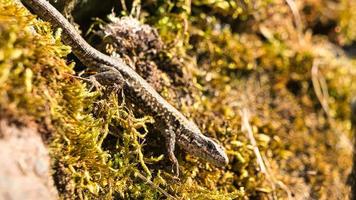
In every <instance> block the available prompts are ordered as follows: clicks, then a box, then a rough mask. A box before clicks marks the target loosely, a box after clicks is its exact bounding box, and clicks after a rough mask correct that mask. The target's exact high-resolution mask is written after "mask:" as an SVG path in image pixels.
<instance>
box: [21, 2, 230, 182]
mask: <svg viewBox="0 0 356 200" xmlns="http://www.w3.org/2000/svg"><path fill="white" fill-rule="evenodd" d="M21 2H22V3H23V4H24V5H25V6H26V7H28V8H30V9H31V10H32V11H33V12H34V13H35V14H37V15H38V16H39V17H40V18H42V19H43V20H47V21H49V22H51V24H52V25H53V26H54V27H55V28H61V29H62V30H63V34H62V39H63V41H64V43H65V44H67V45H69V46H71V47H72V51H73V53H74V54H75V55H76V56H77V57H78V58H79V60H80V61H81V62H82V63H83V64H85V65H87V66H90V67H96V68H97V69H98V70H99V71H107V70H106V69H107V68H109V69H110V72H107V73H103V74H98V76H96V78H98V80H99V82H100V80H102V82H106V84H107V83H108V82H109V81H108V80H111V81H112V80H115V81H116V84H117V83H119V82H121V83H122V84H121V83H120V84H119V85H123V89H124V93H125V95H126V96H127V97H128V98H129V99H130V100H131V101H132V102H133V103H134V104H135V105H137V106H138V107H139V108H141V109H142V110H144V112H146V113H148V114H150V115H152V116H153V117H154V118H155V120H156V121H157V122H162V123H163V124H164V131H162V134H163V136H164V137H165V138H166V146H167V149H168V156H169V158H170V160H171V161H172V162H173V164H174V166H175V172H176V175H177V176H178V173H179V169H178V162H177V159H176V157H175V155H174V147H175V143H177V144H178V145H179V146H180V147H181V148H182V149H184V150H185V151H186V152H188V153H190V154H192V155H194V156H197V157H199V158H202V159H204V160H206V161H208V162H210V163H212V164H214V165H216V166H221V167H222V166H225V165H226V164H227V163H228V158H227V155H226V153H225V151H224V148H223V147H222V146H220V145H219V144H217V143H216V142H214V141H213V140H212V139H211V138H209V137H206V136H204V135H203V134H202V133H201V131H200V129H199V128H198V127H197V125H196V124H195V123H194V122H193V121H190V120H188V119H187V118H186V117H185V116H184V115H183V114H182V113H180V112H179V111H178V110H177V109H175V108H174V107H173V106H172V105H171V104H169V103H168V102H167V101H166V100H165V99H164V98H163V97H162V96H161V95H159V94H158V93H157V92H156V91H155V90H154V89H153V88H152V87H151V86H150V85H149V84H148V83H147V82H146V81H145V80H144V79H143V78H142V77H141V76H139V75H138V74H137V73H136V72H135V71H134V70H133V69H131V68H130V67H129V66H127V65H126V64H125V63H124V62H123V61H122V60H120V59H118V58H112V57H110V56H107V55H105V54H103V53H101V52H99V51H98V50H96V49H94V48H93V47H92V46H90V45H89V44H88V43H87V42H86V41H85V40H84V39H83V38H82V37H81V36H80V35H79V34H78V32H77V31H76V30H75V28H74V27H73V26H72V25H71V24H70V23H69V22H68V21H67V20H66V19H65V18H64V17H63V16H62V14H61V13H59V12H58V11H57V10H56V9H55V8H54V7H53V6H52V5H51V4H49V3H48V2H47V1H45V0H21ZM105 79H107V80H106V81H105ZM111 84H113V83H111Z"/></svg>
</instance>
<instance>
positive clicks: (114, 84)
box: [91, 65, 125, 91]
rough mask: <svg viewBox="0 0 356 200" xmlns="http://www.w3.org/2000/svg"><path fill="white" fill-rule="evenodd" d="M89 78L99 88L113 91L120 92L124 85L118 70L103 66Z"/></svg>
mask: <svg viewBox="0 0 356 200" xmlns="http://www.w3.org/2000/svg"><path fill="white" fill-rule="evenodd" d="M91 78H92V79H94V81H93V82H94V83H95V82H97V83H99V84H100V85H101V86H105V87H109V88H112V89H113V90H115V91H119V90H121V89H122V88H123V87H124V84H125V79H124V77H123V76H122V74H121V73H120V72H119V71H118V70H116V69H114V68H112V67H108V66H105V65H104V66H101V67H100V71H99V72H97V73H96V74H94V75H92V76H91ZM94 85H95V84H94Z"/></svg>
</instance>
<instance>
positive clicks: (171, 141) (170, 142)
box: [164, 127, 179, 178]
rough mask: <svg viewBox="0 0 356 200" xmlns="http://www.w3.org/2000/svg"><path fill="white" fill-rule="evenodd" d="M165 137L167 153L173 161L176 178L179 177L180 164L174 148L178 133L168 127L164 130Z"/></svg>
mask: <svg viewBox="0 0 356 200" xmlns="http://www.w3.org/2000/svg"><path fill="white" fill-rule="evenodd" d="M164 132H165V134H164V135H165V139H166V147H167V154H168V158H169V160H170V161H171V162H172V163H173V170H174V176H175V177H176V178H178V177H179V164H178V160H177V158H176V156H175V155H174V149H175V144H176V134H175V133H174V132H173V129H172V128H171V127H168V128H166V129H165V130H164Z"/></svg>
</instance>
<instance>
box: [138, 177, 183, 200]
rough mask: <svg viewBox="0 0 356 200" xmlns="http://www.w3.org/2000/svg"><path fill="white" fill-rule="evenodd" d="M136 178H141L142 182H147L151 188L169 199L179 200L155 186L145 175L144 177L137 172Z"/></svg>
mask: <svg viewBox="0 0 356 200" xmlns="http://www.w3.org/2000/svg"><path fill="white" fill-rule="evenodd" d="M135 176H137V177H138V178H140V179H141V180H143V181H145V182H146V183H147V184H148V185H149V186H151V187H152V188H154V189H156V190H158V191H159V192H161V193H162V194H163V195H165V196H166V197H167V198H168V199H173V200H177V198H175V197H174V196H172V195H170V194H168V192H166V191H164V190H163V189H162V188H161V187H159V186H157V185H156V184H154V183H153V182H152V181H151V180H149V179H147V178H146V177H145V176H144V175H142V174H141V173H140V172H135Z"/></svg>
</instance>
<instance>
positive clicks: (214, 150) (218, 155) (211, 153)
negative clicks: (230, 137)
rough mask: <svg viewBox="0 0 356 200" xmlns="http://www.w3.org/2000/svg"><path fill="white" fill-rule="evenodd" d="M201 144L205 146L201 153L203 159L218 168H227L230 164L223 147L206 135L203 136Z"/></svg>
mask: <svg viewBox="0 0 356 200" xmlns="http://www.w3.org/2000/svg"><path fill="white" fill-rule="evenodd" d="M200 142H201V143H202V144H203V145H202V147H201V150H200V152H199V154H200V157H201V158H202V159H204V160H206V161H208V162H210V163H212V164H214V165H216V166H218V167H223V166H226V165H227V164H228V163H229V159H228V157H227V155H226V153H225V149H224V147H223V146H221V145H220V144H218V143H216V142H215V141H214V140H212V139H211V138H208V137H206V136H204V135H201V140H200Z"/></svg>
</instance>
